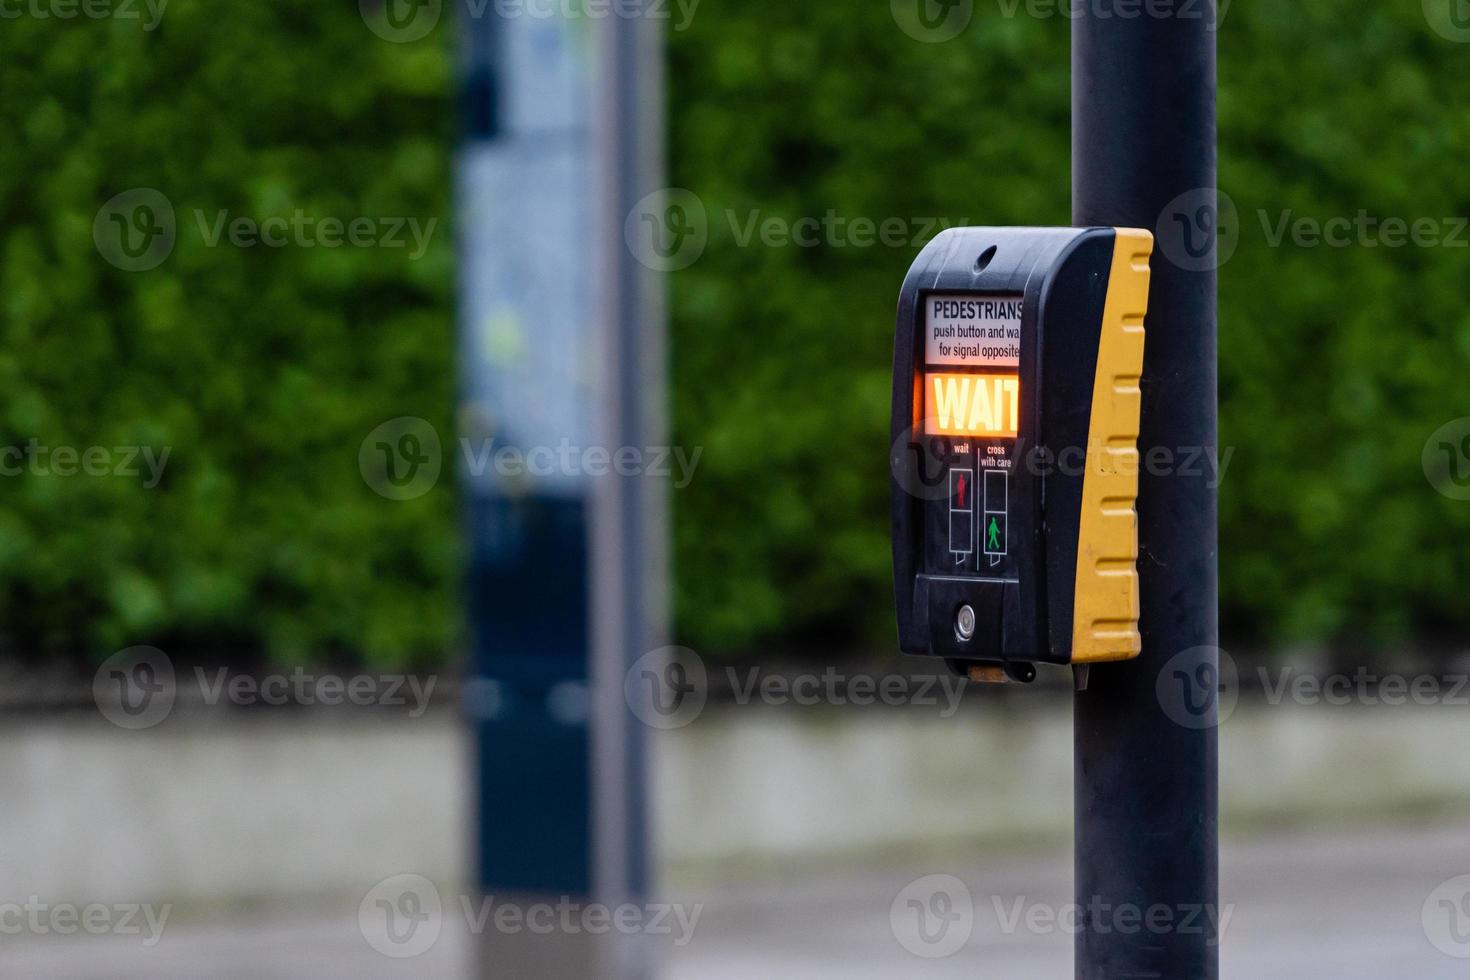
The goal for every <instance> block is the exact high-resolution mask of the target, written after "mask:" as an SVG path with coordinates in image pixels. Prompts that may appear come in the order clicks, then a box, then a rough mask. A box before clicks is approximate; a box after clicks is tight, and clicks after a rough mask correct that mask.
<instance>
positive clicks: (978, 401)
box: [924, 374, 1021, 439]
mask: <svg viewBox="0 0 1470 980" xmlns="http://www.w3.org/2000/svg"><path fill="white" fill-rule="evenodd" d="M925 387H926V396H925V397H926V400H927V402H928V404H927V405H926V406H925V412H924V417H925V418H926V419H928V426H927V428H928V431H929V434H930V435H937V436H990V437H994V438H1002V439H1014V438H1015V437H1016V433H1017V430H1018V428H1019V426H1020V415H1021V379H1020V377H1018V376H1017V375H1014V374H930V375H929V376H928V377H927V379H926V385H925Z"/></svg>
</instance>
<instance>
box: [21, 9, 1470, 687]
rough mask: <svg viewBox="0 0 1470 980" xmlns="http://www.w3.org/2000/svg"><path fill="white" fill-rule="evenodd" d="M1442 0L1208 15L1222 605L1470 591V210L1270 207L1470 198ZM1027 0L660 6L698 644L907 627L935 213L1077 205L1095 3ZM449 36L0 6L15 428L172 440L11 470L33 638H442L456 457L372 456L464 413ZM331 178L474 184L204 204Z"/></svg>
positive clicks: (680, 548)
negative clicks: (128, 213)
mask: <svg viewBox="0 0 1470 980" xmlns="http://www.w3.org/2000/svg"><path fill="white" fill-rule="evenodd" d="M1420 8H1421V5H1419V4H1414V3H1408V4H1399V5H1391V6H1387V7H1382V8H1371V9H1365V8H1362V7H1361V6H1354V5H1350V4H1349V3H1348V2H1347V0H1331V2H1329V3H1327V4H1325V5H1318V6H1315V7H1313V8H1312V9H1310V10H1307V9H1305V8H1300V7H1296V6H1291V5H1274V6H1273V5H1269V4H1267V5H1260V4H1253V5H1246V4H1233V5H1231V7H1230V9H1229V13H1228V17H1227V19H1226V22H1225V24H1224V26H1223V29H1222V31H1221V34H1220V46H1221V69H1220V80H1221V95H1220V123H1221V141H1222V142H1221V185H1222V187H1223V189H1224V190H1225V191H1226V193H1227V194H1228V195H1230V197H1231V198H1232V199H1233V201H1234V202H1235V204H1236V206H1237V208H1238V222H1239V229H1238V231H1239V247H1238V250H1237V251H1236V252H1235V254H1234V256H1233V257H1232V258H1231V259H1230V261H1229V262H1228V264H1227V265H1226V266H1225V267H1224V269H1223V270H1222V276H1221V321H1220V322H1221V331H1220V357H1221V362H1220V399H1221V420H1222V431H1221V445H1222V446H1225V447H1228V448H1229V449H1232V450H1233V455H1232V456H1231V457H1230V460H1229V468H1228V470H1227V472H1226V477H1225V481H1224V484H1223V486H1222V492H1221V553H1222V562H1221V566H1222V575H1223V594H1222V600H1223V613H1224V623H1225V625H1226V630H1227V636H1234V637H1242V638H1244V637H1249V638H1252V639H1270V640H1272V641H1276V642H1288V643H1300V642H1315V643H1332V642H1342V641H1344V640H1349V641H1353V642H1369V641H1371V642H1392V641H1396V640H1403V639H1407V638H1415V639H1424V638H1431V637H1448V636H1453V635H1454V634H1455V632H1456V631H1460V632H1463V630H1464V628H1465V626H1466V625H1467V623H1470V611H1467V607H1466V605H1465V603H1464V602H1463V599H1462V593H1461V591H1460V588H1461V587H1460V586H1459V585H1458V583H1460V582H1462V581H1464V580H1465V579H1466V578H1470V550H1467V549H1466V548H1464V547H1461V546H1460V543H1459V542H1460V540H1461V538H1462V537H1463V536H1464V535H1465V533H1466V531H1467V530H1470V505H1466V504H1464V503H1459V502H1455V501H1452V500H1450V499H1448V498H1446V497H1444V496H1442V495H1440V494H1438V493H1436V492H1435V491H1434V490H1433V488H1432V487H1431V486H1430V485H1429V483H1428V482H1427V481H1426V479H1425V474H1424V472H1423V469H1422V467H1421V462H1420V453H1421V450H1422V449H1423V447H1424V444H1425V440H1426V439H1427V438H1428V437H1429V434H1430V433H1431V432H1433V431H1434V430H1435V429H1436V428H1437V427H1438V426H1440V425H1441V424H1442V423H1444V422H1446V421H1449V420H1451V419H1454V418H1457V417H1460V416H1463V415H1466V414H1470V411H1467V408H1466V405H1467V396H1466V394H1465V393H1464V390H1465V389H1464V385H1463V383H1462V381H1461V379H1460V377H1459V372H1460V371H1462V370H1465V368H1466V366H1467V363H1470V312H1467V311H1470V296H1467V292H1470V278H1467V276H1466V275H1465V271H1464V270H1465V259H1466V256H1467V253H1466V252H1465V251H1464V250H1463V249H1461V248H1454V247H1439V248H1416V247H1400V248H1389V247H1385V246H1379V247H1371V248H1370V247H1357V246H1356V245H1355V246H1354V247H1349V248H1332V247H1328V246H1325V245H1319V246H1317V247H1302V246H1300V245H1298V244H1295V243H1293V242H1292V241H1291V240H1290V237H1289V236H1288V239H1287V240H1286V241H1285V242H1284V243H1282V244H1281V245H1280V246H1273V244H1272V241H1271V237H1272V235H1273V234H1274V232H1275V229H1276V227H1277V225H1278V224H1279V222H1280V221H1281V220H1282V218H1283V216H1286V217H1287V220H1288V221H1290V220H1294V219H1295V218H1299V217H1306V218H1310V219H1315V220H1318V221H1325V220H1327V219H1329V218H1333V217H1339V216H1346V217H1349V218H1353V217H1355V216H1356V215H1357V214H1358V213H1359V212H1360V211H1366V212H1367V213H1368V214H1370V215H1373V216H1376V217H1377V218H1378V219H1380V220H1381V219H1384V218H1389V217H1401V218H1405V219H1409V220H1412V219H1415V218H1420V217H1429V218H1435V219H1441V218H1449V217H1450V216H1454V215H1466V214H1470V200H1467V197H1470V178H1467V176H1466V171H1465V168H1464V166H1463V161H1464V160H1465V159H1466V158H1467V151H1470V145H1467V144H1470V125H1467V122H1466V118H1465V116H1464V114H1463V113H1457V112H1455V111H1453V110H1452V109H1451V108H1450V106H1451V105H1452V102H1451V100H1452V97H1453V96H1452V93H1453V92H1454V91H1455V83H1457V82H1458V81H1459V80H1460V79H1461V78H1462V77H1463V68H1464V66H1465V64H1466V62H1467V59H1470V45H1463V44H1459V45H1457V44H1454V43H1451V42H1450V41H1448V40H1446V39H1445V38H1443V37H1441V36H1440V35H1439V34H1436V33H1435V32H1434V31H1432V30H1431V29H1430V28H1429V26H1428V25H1427V24H1426V22H1425V20H1424V17H1423V12H1422V10H1421V9H1420ZM1038 9H1051V8H1049V7H1047V6H1046V5H1042V6H1041V7H1040V8H1038ZM1026 10H1027V6H1026V5H1024V4H1022V5H1014V4H1000V3H992V2H990V0H981V2H978V3H977V4H976V14H975V19H974V21H973V22H972V23H971V24H970V25H969V27H968V28H967V29H966V30H965V31H964V32H963V33H961V34H960V36H959V37H957V38H956V39H954V40H951V41H948V42H945V43H938V44H925V43H920V42H918V41H915V40H913V39H912V38H910V37H909V36H908V35H906V34H905V33H903V32H902V31H901V30H899V29H898V27H897V26H896V25H895V21H894V19H893V17H892V15H891V12H890V8H889V5H888V4H886V3H881V2H880V3H870V4H817V5H812V4H797V5H790V4H777V3H766V2H746V3H733V2H731V3H722V4H701V5H700V6H699V7H698V10H697V13H696V16H694V18H693V22H692V26H690V27H689V29H688V30H684V31H675V32H671V33H670V36H669V48H670V59H671V72H670V88H671V92H670V123H671V137H670V148H671V158H672V159H671V162H672V174H673V181H672V182H673V183H674V184H676V185H678V186H683V187H687V188H689V189H691V190H693V191H694V192H695V193H697V194H698V196H699V197H700V199H701V200H702V201H703V204H704V206H705V208H706V211H707V215H708V220H709V229H710V241H709V246H708V249H707V251H706V252H705V254H704V255H703V257H702V258H701V259H700V260H699V261H698V262H697V263H696V264H695V265H694V266H692V267H691V268H689V269H686V270H684V271H681V272H678V273H675V274H674V276H673V279H672V286H673V296H674V324H673V329H674V344H673V355H674V358H673V361H674V369H675V372H674V408H675V416H674V417H675V420H676V431H677V439H678V441H679V443H681V444H682V445H685V446H687V447H691V448H692V447H694V446H700V447H703V449H704V453H703V456H702V457H701V459H700V464H699V470H698V472H697V474H696V475H695V478H694V481H693V483H692V484H691V485H690V486H689V487H687V488H685V489H681V490H678V491H676V492H675V494H674V498H673V499H674V506H675V518H676V526H675V532H676V559H677V563H676V574H677V583H678V590H677V610H678V631H679V633H680V635H681V636H682V637H683V638H684V639H685V640H686V641H687V642H690V643H693V644H696V645H698V646H699V647H701V648H702V649H707V650H710V651H717V650H728V649H734V648H742V647H744V648H749V647H752V646H755V645H758V644H763V643H768V642H772V641H774V640H777V639H780V640H781V641H782V642H785V643H792V644H794V643H804V644H809V643H813V642H821V643H823V644H831V643H839V642H854V641H866V642H874V643H880V644H886V643H889V642H891V611H890V606H891V602H892V598H891V594H890V584H889V555H888V530H887V521H888V504H887V495H886V494H887V489H886V488H887V480H888V474H887V469H886V459H887V449H888V447H887V431H886V419H887V413H888V405H887V399H888V372H889V359H890V355H891V343H892V329H893V324H892V320H891V316H890V311H891V310H892V309H893V304H894V301H895V298H896V293H897V288H898V284H899V282H900V280H901V278H902V276H903V273H904V271H905V270H906V268H907V267H908V265H909V262H910V261H911V260H912V258H913V256H914V255H915V254H916V253H917V251H918V249H919V247H920V246H921V245H922V244H923V242H924V241H925V240H927V238H928V237H930V236H932V234H934V233H935V232H936V231H937V230H938V228H939V227H941V226H942V225H944V224H949V225H954V224H965V223H971V224H981V223H984V224H1065V223H1067V222H1068V217H1069V186H1068V184H1069V180H1068V171H1069V162H1068V155H1069V85H1070V78H1069V63H1068V43H1069V42H1068V34H1069V23H1068V21H1067V20H1066V19H1065V18H1063V17H1060V16H1051V17H1042V18H1036V17H1031V16H1027V15H1026ZM1006 11H1012V13H1011V14H1010V15H1009V16H1007V15H1006V13H1005V12H1006ZM449 43H450V41H449V37H448V32H447V30H444V29H440V30H437V31H435V32H434V33H433V34H432V35H430V37H429V38H428V39H426V40H424V41H419V42H415V43H411V44H392V43H388V42H386V41H383V40H381V39H379V38H378V37H376V36H374V35H373V34H371V33H370V32H369V31H368V30H367V29H366V28H365V26H364V23H363V20H362V18H361V17H360V16H359V13H358V10H357V5H356V4H354V3H346V4H340V3H339V4H312V3H308V2H305V0H273V2H271V3H243V4H227V3H223V2H219V0H200V2H197V3H174V4H170V5H169V6H168V7H167V10H166V13H165V15H164V17H163V18H162V21H161V24H160V26H159V27H158V29H157V30H156V31H152V32H148V31H144V30H142V29H140V25H139V23H138V22H130V21H119V20H103V21H94V20H88V19H85V18H83V19H77V20H70V21H60V20H55V19H45V20H43V19H38V18H35V17H22V18H19V19H14V20H7V21H6V24H5V30H4V33H3V35H0V93H3V97H0V123H3V126H4V133H5V138H4V139H3V140H0V331H3V339H0V390H3V391H4V393H5V394H4V397H3V398H0V447H23V446H25V445H27V444H28V443H29V441H30V440H32V439H34V440H36V441H37V443H39V444H41V445H45V446H48V447H59V446H71V447H76V448H77V449H78V450H83V449H85V448H86V447H90V446H104V447H113V446H147V447H152V448H153V449H154V450H155V452H158V451H161V450H162V449H163V448H164V447H167V448H168V449H169V451H170V455H169V458H168V464H167V467H166V470H165V472H164V475H163V478H162V480H161V482H160V483H159V485H158V486H157V487H156V488H152V489H149V488H147V487H145V486H143V482H144V478H143V477H142V476H138V477H132V478H129V477H121V476H118V477H107V478H86V479H83V478H76V477H73V478H67V477H61V476H56V475H51V476H37V475H34V474H27V475H22V476H17V477H7V478H4V479H3V480H0V643H3V646H4V648H5V649H6V650H9V651H11V652H20V653H51V652H58V651H61V652H76V651H87V653H88V654H90V655H93V656H105V655H106V654H107V653H109V652H111V651H112V650H114V649H117V648H118V647H122V646H126V645H130V644H134V643H142V642H152V643H157V644H160V645H164V646H165V647H181V646H191V647H195V648H220V649H239V650H250V651H255V650H265V651H267V652H268V653H269V654H270V655H272V656H274V657H275V658H277V659H283V660H296V659H310V658H314V657H321V656H324V655H325V656H340V657H348V658H350V657H354V656H360V657H362V658H363V659H364V660H365V661H367V662H371V663H375V664H394V663H403V662H408V661H413V660H416V659H420V658H427V659H432V658H437V657H442V656H443V655H444V654H445V653H446V651H448V650H449V649H451V648H452V646H453V637H454V633H455V629H456V613H455V605H456V603H455V588H454V582H455V579H456V576H457V566H458V555H457V553H456V525H455V512H456V499H455V495H454V492H453V488H452V486H451V483H452V481H451V480H449V479H447V478H445V479H443V480H442V481H441V483H440V485H439V486H438V487H437V488H436V489H435V490H434V491H433V492H431V493H429V494H427V495H425V496H423V497H421V498H418V499H415V500H411V501H403V502H399V501H390V500H385V499H383V498H381V497H379V496H377V495H376V494H375V493H373V492H372V491H371V490H370V489H369V488H368V487H367V485H366V484H365V482H364V480H363V479H362V477H361V475H360V474H359V472H358V468H357V451H358V447H359V445H360V444H361V442H362V440H363V438H364V437H365V436H366V435H367V433H368V432H369V431H371V430H372V429H373V428H374V427H375V426H376V425H378V424H379V423H381V422H383V421H385V420H387V419H391V418H395V417H398V416H410V415H411V416H422V417H424V418H426V419H429V420H430V421H431V422H433V423H434V424H435V426H436V427H438V429H439V431H440V433H441V434H442V435H445V436H447V435H448V434H449V433H450V432H451V430H452V426H451V421H450V420H451V416H452V406H453V396H454V392H453V384H454V373H453V365H452V363H451V357H452V352H453V343H452V318H451V316H450V303H451V289H452V274H453V273H452V242H451V239H450V235H449V230H448V228H447V216H448V214H449V213H450V203H449V199H448V189H449V186H450V181H449V153H450V146H451V141H452V138H453V121H452V112H451V108H452V107H451V102H452V99H451V93H452V84H451V78H450V72H451V59H450V58H449V57H448V51H449ZM137 187H149V188H155V189H157V190H158V191H160V192H162V193H163V194H164V195H165V196H167V198H168V199H169V200H170V201H171V202H172V204H173V206H174V208H175V211H176V213H177V219H178V242H177V246H176V247H175V249H174V251H173V253H172V254H171V255H170V256H169V258H168V259H167V260H166V261H165V262H164V263H163V264H162V265H161V266H159V267H158V268H157V269H154V270H151V271H147V272H126V271H123V270H121V269H118V268H116V267H114V266H113V265H111V264H109V263H108V262H107V261H105V260H104V258H103V257H102V256H101V254H100V253H99V250H98V249H97V248H96V247H95V246H94V242H93V221H94V218H95V217H96V215H97V213H98V209H99V207H100V206H101V205H102V204H103V202H105V201H107V200H108V199H109V198H111V197H112V196H113V195H115V194H118V193H120V192H123V191H126V190H129V189H131V188H137ZM298 209H299V210H301V211H304V212H305V213H306V214H308V215H311V216H316V217H327V216H333V217H339V218H342V219H350V218H353V217H356V216H359V215H366V216H373V217H387V216H404V217H417V218H419V219H421V220H427V219H428V218H430V217H436V218H439V219H440V220H439V225H438V230H437V233H436V235H435V237H434V238H433V240H432V244H431V247H430V249H429V251H428V253H427V255H425V256H424V257H423V258H422V259H420V260H418V261H410V260H409V259H408V257H407V253H406V251H405V250H401V249H400V250H394V249H382V248H353V247H342V248H336V249H326V248H320V247H318V248H302V247H296V246H287V247H285V248H268V247H263V246H257V247H254V248H249V249H241V248H236V247H233V246H230V245H228V244H220V245H218V246H215V247H211V246H209V244H208V242H207V240H206V239H207V236H206V234H205V233H204V231H203V229H202V228H201V225H200V222H201V220H202V221H204V222H205V223H209V222H212V221H213V220H214V216H215V215H217V213H218V212H219V211H221V210H227V211H229V212H230V214H231V216H243V217H250V218H254V219H256V220H262V219H265V218H267V217H270V216H283V217H287V218H290V217H291V216H292V215H293V214H294V213H295V212H296V211H297V210H298ZM201 215H202V217H201ZM772 218H774V219H779V220H780V221H782V222H784V223H786V224H787V225H788V226H790V225H792V224H794V223H795V222H797V221H798V220H800V219H803V218H816V219H818V221H819V222H823V223H824V224H825V228H824V230H822V231H820V232H819V234H821V235H822V236H823V237H824V243H823V244H820V245H818V246H817V247H796V246H791V245H787V246H784V247H771V246H768V245H766V244H763V243H762V241H761V232H760V225H761V223H762V222H764V221H766V220H767V219H772ZM857 219H868V220H870V221H872V222H874V223H875V224H878V223H882V222H884V221H885V220H892V219H896V220H897V221H898V222H899V226H898V227H900V228H901V229H902V231H901V234H900V235H899V237H900V238H901V239H902V240H901V242H899V243H898V244H881V243H880V244H874V245H867V246H864V245H859V244H856V243H855V242H854V237H855V236H856V235H861V232H860V231H858V230H857V229H855V228H854V227H853V222H854V221H855V220H857ZM752 222H754V225H752ZM890 227H891V225H890ZM752 231H753V236H754V237H752V238H749V239H747V238H746V237H745V236H746V235H747V233H750V232H752Z"/></svg>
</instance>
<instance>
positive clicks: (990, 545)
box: [985, 517, 1000, 551]
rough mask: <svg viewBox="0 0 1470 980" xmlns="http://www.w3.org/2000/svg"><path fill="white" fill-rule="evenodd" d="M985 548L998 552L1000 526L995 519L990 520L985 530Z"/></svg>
mask: <svg viewBox="0 0 1470 980" xmlns="http://www.w3.org/2000/svg"><path fill="white" fill-rule="evenodd" d="M985 547H986V548H987V549H989V550H993V551H999V550H1000V524H998V523H997V522H996V520H995V518H993V517H992V518H991V519H990V526H989V527H988V528H986V529H985Z"/></svg>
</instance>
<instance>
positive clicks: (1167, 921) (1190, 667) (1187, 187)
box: [1072, 0, 1219, 980]
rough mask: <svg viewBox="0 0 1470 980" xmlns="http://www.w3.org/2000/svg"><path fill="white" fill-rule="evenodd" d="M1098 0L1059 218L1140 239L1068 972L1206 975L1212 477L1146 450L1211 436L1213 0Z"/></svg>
mask: <svg viewBox="0 0 1470 980" xmlns="http://www.w3.org/2000/svg"><path fill="white" fill-rule="evenodd" d="M1113 6H1118V5H1109V4H1102V5H1099V4H1097V3H1093V2H1079V3H1077V4H1076V8H1077V9H1076V11H1075V19H1074V21H1073V29H1072V100H1073V101H1072V125H1073V130H1072V168H1073V173H1072V194H1073V198H1072V201H1073V220H1074V222H1075V223H1076V224H1077V225H1079V226H1088V225H1117V226H1128V227H1142V228H1147V229H1150V230H1154V231H1155V234H1156V236H1157V237H1158V239H1159V240H1158V242H1157V245H1156V248H1155V252H1154V256H1153V261H1152V268H1153V275H1152V285H1151V287H1150V289H1151V291H1150V296H1149V310H1148V320H1147V329H1148V336H1147V341H1146V346H1145V353H1144V371H1143V381H1142V389H1143V410H1142V419H1141V428H1140V438H1139V451H1140V453H1141V458H1142V459H1143V460H1144V461H1145V463H1147V464H1148V465H1145V466H1143V467H1142V468H1141V473H1140V482H1139V494H1138V515H1139V575H1140V586H1141V607H1142V608H1141V614H1142V615H1141V622H1140V628H1141V631H1142V634H1143V653H1142V655H1141V656H1140V657H1138V659H1136V660H1134V661H1131V662H1129V663H1124V664H1104V665H1100V666H1098V667H1096V668H1094V669H1093V670H1092V671H1091V676H1090V677H1089V678H1088V679H1087V684H1086V689H1085V690H1081V691H1079V692H1078V693H1077V695H1076V698H1075V708H1074V720H1073V724H1074V740H1075V760H1076V772H1075V793H1076V873H1077V883H1076V888H1077V901H1078V905H1079V908H1080V915H1079V925H1080V929H1079V932H1078V935H1077V970H1076V975H1077V977H1078V978H1079V980H1104V978H1106V980H1115V978H1122V977H1157V978H1162V980H1215V978H1216V977H1218V975H1219V937H1218V935H1217V926H1216V923H1217V922H1218V892H1219V871H1218V864H1219V854H1218V851H1219V836H1218V829H1217V819H1218V810H1219V790H1218V780H1217V744H1216V727H1215V706H1214V704H1213V699H1214V697H1215V696H1216V694H1217V684H1216V681H1215V678H1217V677H1218V673H1217V670H1218V665H1217V663H1216V659H1217V651H1216V649H1215V647H1216V644H1217V643H1218V612H1217V595H1216V593H1217V568H1216V493H1215V489H1214V487H1213V481H1212V480H1211V479H1210V477H1209V475H1208V467H1201V468H1199V469H1200V470H1202V471H1203V472H1201V473H1200V475H1198V476H1192V475H1189V473H1190V472H1193V470H1192V469H1190V468H1185V467H1176V466H1160V465H1155V461H1162V460H1164V459H1165V457H1164V456H1163V455H1162V454H1161V453H1158V451H1159V450H1161V449H1167V450H1168V451H1169V452H1170V453H1171V454H1172V456H1171V457H1169V458H1171V459H1172V460H1174V461H1176V462H1177V461H1179V460H1182V459H1183V458H1184V454H1186V453H1189V452H1191V451H1193V450H1195V449H1198V448H1203V449H1204V450H1205V451H1207V452H1213V451H1214V450H1215V446H1216V434H1215V433H1216V425H1215V414H1216V408H1215V381H1216V374H1215V324H1216V305H1215V304H1216V298H1215V290H1216V275H1215V264H1216V263H1215V262H1214V261H1213V257H1214V251H1213V248H1212V243H1213V239H1214V236H1215V234H1216V231H1217V229H1216V223H1217V222H1216V221H1215V220H1214V217H1215V215H1216V214H1217V213H1218V212H1217V211H1215V210H1213V209H1214V205H1215V27H1216V22H1215V17H1214V0H1205V2H1204V3H1198V4H1191V3H1188V2H1174V3H1172V4H1169V3H1166V4H1162V5H1151V4H1145V5H1142V6H1141V7H1138V8H1135V10H1134V11H1133V12H1132V13H1133V14H1134V16H1130V17H1123V16H1120V15H1119V14H1120V11H1119V10H1115V9H1111V8H1112V7H1113ZM1104 7H1106V8H1109V9H1101V8H1104ZM1164 8H1167V16H1164V15H1163V14H1164V13H1165V9H1164ZM1166 212H1172V213H1166ZM1202 243H1203V244H1202ZM1150 450H1155V451H1156V455H1154V456H1152V457H1151V456H1150ZM1175 673H1177V674H1178V678H1177V680H1178V681H1179V682H1180V683H1189V682H1190V681H1191V679H1195V678H1198V679H1203V681H1204V682H1205V686H1207V687H1208V690H1202V691H1200V692H1199V695H1198V696H1200V697H1203V698H1204V699H1205V700H1204V701H1203V702H1200V703H1201V704H1203V705H1204V706H1203V707H1202V708H1200V709H1199V710H1198V711H1197V712H1194V713H1192V714H1191V715H1190V716H1186V717H1184V718H1182V719H1181V716H1180V712H1179V711H1178V710H1177V708H1178V705H1173V704H1170V703H1169V702H1170V695H1169V693H1168V692H1169V691H1171V690H1172V688H1171V687H1170V685H1172V684H1174V683H1175V681H1176V678H1175V677H1171V676H1166V677H1165V679H1164V682H1163V683H1162V684H1161V683H1160V676H1161V674H1175Z"/></svg>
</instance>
